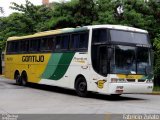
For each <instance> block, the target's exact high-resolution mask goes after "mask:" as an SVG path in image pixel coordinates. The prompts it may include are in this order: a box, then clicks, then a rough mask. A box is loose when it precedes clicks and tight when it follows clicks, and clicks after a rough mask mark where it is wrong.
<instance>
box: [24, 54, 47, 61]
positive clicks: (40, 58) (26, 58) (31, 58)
mask: <svg viewBox="0 0 160 120" xmlns="http://www.w3.org/2000/svg"><path fill="white" fill-rule="evenodd" d="M22 62H44V56H43V55H39V56H36V55H32V56H28V55H27V56H22Z"/></svg>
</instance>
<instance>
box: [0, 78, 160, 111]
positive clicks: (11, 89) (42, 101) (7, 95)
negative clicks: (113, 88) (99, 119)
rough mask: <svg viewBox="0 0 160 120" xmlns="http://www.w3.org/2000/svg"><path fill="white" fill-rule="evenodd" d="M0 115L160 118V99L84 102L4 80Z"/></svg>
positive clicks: (69, 93)
mask: <svg viewBox="0 0 160 120" xmlns="http://www.w3.org/2000/svg"><path fill="white" fill-rule="evenodd" d="M0 113H12V114H30V113H32V114H33V113H34V114H68V113H69V114H124V113H125V114H127V113H128V114H130V113H132V114H133V113H134V114H138V113H143V114H146V113H148V114H151V113H152V114H153V113H154V114H158V113H159V114H160V96H159V95H146V94H126V95H122V96H120V97H111V96H107V95H98V94H90V95H89V97H88V98H81V97H78V96H77V95H76V93H75V92H74V91H73V90H68V89H63V88H58V87H53V86H45V85H35V84H32V85H29V87H23V86H17V85H15V82H14V81H11V80H7V79H5V78H3V77H0Z"/></svg>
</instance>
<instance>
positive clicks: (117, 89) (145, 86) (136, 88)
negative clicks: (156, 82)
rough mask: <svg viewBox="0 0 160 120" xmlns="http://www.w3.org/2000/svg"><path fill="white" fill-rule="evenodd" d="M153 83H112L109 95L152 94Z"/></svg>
mask: <svg viewBox="0 0 160 120" xmlns="http://www.w3.org/2000/svg"><path fill="white" fill-rule="evenodd" d="M152 90H153V83H110V85H109V91H108V93H109V94H125V93H152Z"/></svg>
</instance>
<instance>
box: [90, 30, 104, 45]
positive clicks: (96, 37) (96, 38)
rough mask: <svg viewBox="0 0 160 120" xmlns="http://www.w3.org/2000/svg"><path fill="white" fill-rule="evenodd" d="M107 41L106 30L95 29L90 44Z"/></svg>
mask: <svg viewBox="0 0 160 120" xmlns="http://www.w3.org/2000/svg"><path fill="white" fill-rule="evenodd" d="M106 41H107V30H106V29H95V30H93V35H92V43H101V42H106Z"/></svg>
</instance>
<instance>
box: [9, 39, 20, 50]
mask: <svg viewBox="0 0 160 120" xmlns="http://www.w3.org/2000/svg"><path fill="white" fill-rule="evenodd" d="M18 52H19V42H18V41H12V42H7V53H18Z"/></svg>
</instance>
